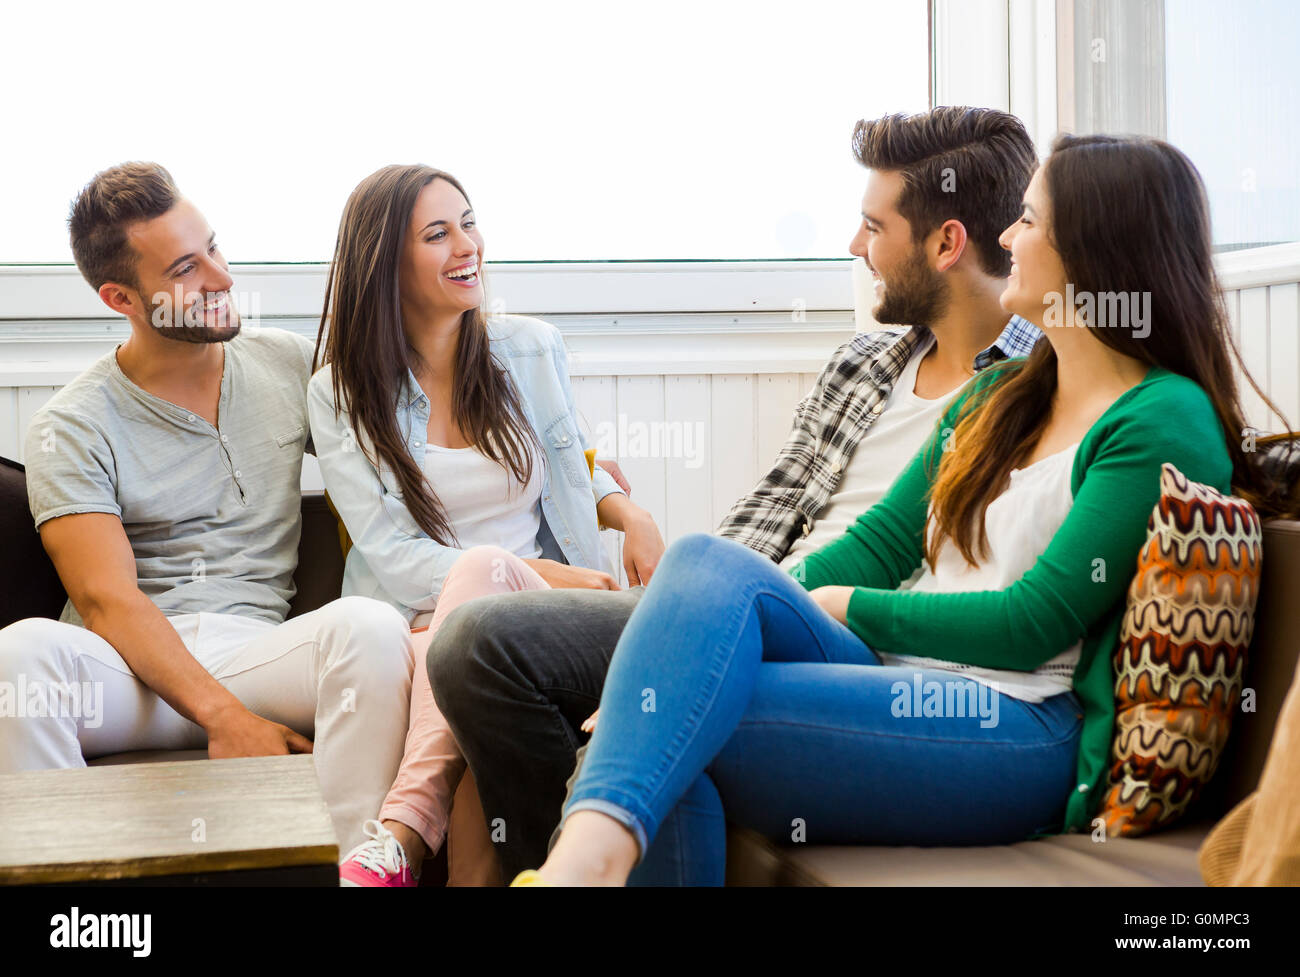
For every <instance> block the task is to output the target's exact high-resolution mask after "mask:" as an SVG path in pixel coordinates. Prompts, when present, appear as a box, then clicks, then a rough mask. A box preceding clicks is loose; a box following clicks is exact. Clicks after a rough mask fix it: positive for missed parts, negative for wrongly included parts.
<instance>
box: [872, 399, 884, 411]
mask: <svg viewBox="0 0 1300 977" xmlns="http://www.w3.org/2000/svg"><path fill="white" fill-rule="evenodd" d="M884 409H885V402H884V401H883V400H877V401H876V405H875V406H874V407H872V408H871V413H873V414H879V413H880V412H881V411H882V410H884Z"/></svg>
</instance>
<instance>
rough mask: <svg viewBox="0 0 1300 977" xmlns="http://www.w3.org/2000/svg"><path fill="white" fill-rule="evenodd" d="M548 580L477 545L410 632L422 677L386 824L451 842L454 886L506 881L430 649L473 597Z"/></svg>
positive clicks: (541, 585)
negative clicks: (434, 675) (434, 676)
mask: <svg viewBox="0 0 1300 977" xmlns="http://www.w3.org/2000/svg"><path fill="white" fill-rule="evenodd" d="M548 587H549V584H547V582H546V581H545V580H543V579H542V578H541V577H540V576H539V575H538V573H537V571H535V570H534V569H533V568H532V567H530V566H529V565H528V564H527V563H525V562H524V561H523V560H522V559H520V558H519V557H517V556H515V555H514V554H513V553H511V552H509V551H508V550H503V549H501V548H500V547H497V546H475V547H473V548H472V549H468V550H466V551H465V552H464V553H463V554H462V555H461V557H460V559H458V560H457V561H456V563H455V565H454V566H453V567H452V569H451V572H450V573H449V574H447V579H446V581H445V582H444V584H443V587H442V593H441V594H440V595H439V597H438V606H437V609H436V610H435V611H434V615H433V620H432V621H431V622H430V624H429V626H428V627H427V628H425V629H416V630H415V631H413V632H412V634H411V640H412V643H413V644H414V646H415V674H414V676H413V677H412V682H411V716H410V726H409V727H408V729H407V733H406V749H405V752H404V753H403V755H402V764H401V766H400V767H399V768H398V770H397V779H396V780H394V781H393V786H392V789H391V790H389V792H388V797H387V798H386V799H385V801H384V804H383V807H382V808H381V809H380V811H379V819H380V820H381V821H384V820H391V821H399V822H401V823H402V824H404V825H406V826H407V827H409V828H411V829H412V830H413V831H415V832H417V833H418V834H419V835H420V837H421V838H423V839H424V843H425V844H426V845H428V846H429V852H430V854H432V853H434V852H436V851H437V850H438V847H439V846H440V845H441V844H442V842H443V839H444V838H445V839H446V841H447V875H448V881H447V884H448V885H500V884H501V883H502V879H501V868H500V865H499V864H498V862H497V856H496V849H495V848H493V845H492V839H491V837H490V835H489V834H488V828H487V823H486V820H485V818H484V816H483V806H482V804H481V803H480V802H479V798H478V790H477V789H476V788H475V786H474V777H473V775H472V774H470V773H469V772H468V771H467V770H466V766H465V757H464V756H463V755H462V754H461V752H460V747H459V746H457V745H456V739H455V737H454V736H452V733H451V729H450V727H448V725H447V720H446V719H444V718H443V715H442V711H441V710H439V708H438V704H437V703H436V702H435V701H434V698H433V689H432V688H430V686H429V670H428V669H427V668H426V667H425V653H426V652H427V651H428V648H429V645H430V643H431V642H432V641H433V636H434V635H435V634H437V632H438V628H439V627H441V626H442V622H443V621H444V620H446V618H447V615H448V614H450V613H451V612H452V611H454V610H455V609H456V608H457V607H459V606H460V605H461V604H463V603H465V602H466V601H469V600H473V599H474V598H475V597H485V596H488V595H490V594H506V593H512V592H514V591H519V590H545V589H547V588H548Z"/></svg>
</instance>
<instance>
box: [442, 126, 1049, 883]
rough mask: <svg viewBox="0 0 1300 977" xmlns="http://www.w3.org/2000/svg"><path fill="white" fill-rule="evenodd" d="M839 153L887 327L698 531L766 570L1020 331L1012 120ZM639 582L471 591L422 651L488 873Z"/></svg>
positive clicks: (842, 361)
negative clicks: (461, 761)
mask: <svg viewBox="0 0 1300 977" xmlns="http://www.w3.org/2000/svg"><path fill="white" fill-rule="evenodd" d="M854 151H855V154H856V155H857V158H858V160H859V161H860V162H861V163H862V165H863V166H865V167H866V168H867V190H866V194H865V196H864V198H863V201H862V220H861V224H860V226H859V229H858V231H857V234H856V236H855V237H854V239H853V241H852V243H851V245H850V248H849V250H850V252H851V253H852V254H854V255H856V256H858V257H861V258H863V259H864V260H865V261H866V263H867V266H868V268H869V269H870V270H871V272H872V273H873V275H874V276H875V278H876V280H877V284H876V293H877V297H878V302H877V304H876V306H875V308H874V309H873V314H874V316H875V318H876V320H877V321H878V322H881V323H887V324H891V325H893V326H894V327H893V328H884V329H881V330H879V331H875V332H870V333H860V334H858V335H857V336H855V337H854V338H853V339H851V340H850V341H849V342H847V343H845V344H844V345H843V346H841V347H840V348H839V349H838V350H836V351H835V353H834V354H833V355H832V356H831V359H830V361H829V362H828V363H827V364H826V366H825V367H824V368H823V369H822V371H821V374H820V375H819V376H818V378H817V383H816V384H815V385H814V387H813V389H812V391H811V392H810V393H808V395H807V396H805V397H804V398H803V400H802V401H801V402H800V403H799V406H798V407H797V408H796V410H795V416H794V426H793V429H792V430H791V432H790V436H789V438H788V439H787V441H786V443H785V445H784V446H783V447H782V448H781V450H780V452H779V453H778V455H777V457H776V460H775V462H774V463H773V465H772V467H771V469H770V471H768V473H767V474H766V475H765V476H764V477H763V478H762V480H761V481H760V482H759V483H758V484H757V485H756V486H755V487H754V489H753V490H752V491H750V492H749V493H748V494H747V495H745V496H744V497H743V498H741V499H740V500H738V501H737V502H736V504H735V505H734V506H733V507H732V508H731V511H730V512H729V513H728V514H727V515H726V517H725V518H724V519H723V520H722V523H721V525H719V527H718V529H717V532H718V534H719V535H723V536H728V537H731V538H732V539H735V540H738V541H739V542H741V543H743V544H745V545H746V546H749V547H750V548H751V549H754V550H756V551H757V552H759V553H763V554H764V555H766V556H768V557H770V558H771V559H772V560H774V561H775V562H777V563H778V564H781V565H783V566H785V565H793V564H794V563H795V562H797V561H798V560H799V559H801V558H802V557H803V556H804V555H806V553H807V552H809V551H810V550H812V549H816V548H817V547H819V546H821V545H824V543H826V542H829V541H830V540H832V539H834V538H836V537H837V536H839V535H840V534H842V533H843V532H844V530H845V528H847V526H848V524H849V523H850V522H852V521H853V519H855V518H856V517H857V516H858V515H860V514H861V513H862V512H863V511H864V510H866V509H867V508H869V507H870V506H871V505H874V504H875V503H876V502H877V501H879V500H880V498H882V497H883V495H884V493H885V491H886V490H887V489H888V487H889V484H890V483H891V482H892V481H893V479H894V477H895V476H896V475H897V474H898V473H899V472H900V471H901V470H902V469H903V467H904V466H905V465H906V463H907V462H908V461H909V460H910V459H911V458H912V457H913V456H914V455H915V454H916V452H917V451H919V450H920V449H921V447H922V445H923V444H924V442H925V440H926V439H927V438H928V437H929V436H930V434H931V433H932V432H933V430H934V424H935V421H936V420H937V419H938V417H940V416H941V415H942V412H943V408H944V407H945V406H946V405H947V404H948V403H949V402H950V400H951V397H952V395H953V394H955V393H956V391H957V390H958V389H959V388H960V387H961V386H962V384H964V383H965V382H966V380H967V379H969V378H970V377H971V376H974V375H975V373H976V372H978V371H979V370H981V369H983V368H984V367H986V366H988V365H989V364H991V363H993V362H996V361H998V360H1001V359H1005V358H1007V357H1016V356H1025V355H1027V354H1028V353H1029V351H1030V350H1031V349H1032V348H1033V345H1034V343H1035V342H1036V341H1037V340H1038V339H1039V335H1040V334H1039V332H1038V330H1037V329H1036V328H1035V327H1034V326H1033V325H1032V324H1030V323H1029V322H1027V321H1025V320H1023V319H1019V318H1016V317H1011V318H1010V319H1009V318H1008V315H1007V313H1006V312H1004V311H1003V310H1002V308H1001V306H1000V305H999V304H998V296H999V294H1000V293H1001V292H1002V290H1003V287H1004V286H1005V279H1006V276H1007V274H1008V273H1009V271H1010V257H1009V255H1008V254H1007V253H1006V252H1004V251H1003V250H1002V249H1001V248H1000V247H999V246H998V244H997V238H998V235H999V234H1000V233H1001V232H1002V230H1003V229H1004V228H1006V227H1007V225H1009V224H1010V223H1011V222H1012V221H1014V220H1016V219H1018V217H1019V216H1020V213H1021V201H1022V195H1023V193H1024V189H1025V187H1026V186H1027V185H1028V183H1029V178H1030V175H1031V174H1032V172H1033V169H1034V167H1035V165H1036V162H1037V161H1036V157H1035V154H1034V149H1033V144H1032V142H1031V141H1030V139H1029V136H1028V134H1027V133H1026V132H1025V129H1024V127H1023V126H1022V125H1021V123H1020V122H1019V120H1018V119H1016V118H1015V117H1014V116H1011V115H1008V114H1007V113H1005V112H998V111H994V110H991V109H969V108H961V107H956V108H953V107H945V108H938V109H935V110H933V111H931V112H927V113H923V114H921V115H916V116H910V117H907V116H887V117H885V118H883V119H877V120H874V121H863V122H859V123H858V125H857V128H856V130H855V133H854ZM859 448H861V450H859ZM650 572H651V573H652V572H653V568H651V571H650ZM642 576H643V579H642V581H641V583H642V584H644V583H645V582H647V581H648V579H649V576H650V574H649V573H644V574H643V575H642ZM643 590H644V587H643V586H635V587H631V588H629V589H627V590H622V591H595V590H547V591H526V592H522V593H516V594H506V595H502V596H499V597H491V598H483V599H480V600H477V601H472V602H470V603H468V604H466V605H465V606H463V607H461V608H459V609H458V610H457V611H455V612H454V613H453V614H451V615H450V616H449V617H448V618H447V620H446V621H445V622H444V624H443V625H442V628H441V629H440V631H439V633H438V635H437V636H436V637H435V639H434V641H433V643H432V645H431V647H430V650H429V656H428V661H427V664H428V668H429V674H430V678H431V680H432V684H433V690H434V695H435V697H436V698H437V702H438V705H439V707H440V708H441V709H442V711H443V713H444V715H445V716H446V717H447V719H448V721H449V722H450V724H451V727H452V729H453V731H454V732H455V734H456V738H457V740H458V741H459V743H460V746H461V749H462V750H463V751H464V754H465V757H466V759H467V761H468V764H469V769H470V772H471V773H472V774H473V775H474V778H475V781H476V782H477V786H478V791H479V796H480V798H481V800H482V804H483V812H484V815H485V823H484V824H483V825H479V824H477V823H472V822H467V821H466V820H465V819H464V818H459V819H458V818H456V816H455V812H453V828H452V830H453V833H455V832H459V831H469V830H480V831H481V830H488V827H489V826H490V829H491V833H492V840H493V841H494V842H495V843H496V850H497V853H498V854H499V856H500V858H501V864H502V869H503V871H504V873H505V879H506V880H509V879H510V878H511V877H513V876H514V874H515V873H517V872H519V871H521V870H523V869H525V868H530V867H534V866H537V865H540V864H541V863H542V862H543V861H544V860H545V857H546V851H547V842H548V840H549V838H550V836H551V833H552V830H553V829H554V828H555V827H556V822H557V821H558V818H559V814H560V810H561V804H562V801H563V798H564V791H565V781H566V779H567V778H568V777H569V775H570V774H571V773H572V772H573V770H574V762H575V754H576V753H577V751H578V748H579V745H580V743H581V742H582V740H583V739H584V738H585V737H583V736H582V733H581V730H583V729H589V728H590V724H589V723H586V724H584V720H586V719H587V718H588V717H589V716H591V714H592V713H593V711H594V710H595V709H596V707H597V705H598V703H599V700H600V692H601V687H602V686H603V684H604V679H605V673H606V670H607V668H608V665H609V660H610V658H611V657H612V655H613V653H614V649H615V646H616V645H617V643H618V637H619V635H620V634H621V633H622V630H623V627H624V626H625V624H626V623H627V620H628V617H629V616H630V615H631V613H632V611H633V609H634V608H635V607H636V604H637V601H638V600H639V599H640V596H641V593H642V592H643ZM417 667H420V666H419V663H417ZM724 800H725V799H724ZM664 830H665V831H667V830H670V825H668V824H665V825H664ZM668 861H670V859H662V858H661V859H658V860H657V859H656V857H655V846H653V845H652V846H651V848H650V851H649V852H648V853H647V856H646V858H645V859H644V860H643V862H642V864H641V866H639V867H638V869H637V870H636V872H634V873H633V876H632V881H633V882H635V881H638V880H639V881H673V880H674V879H675V878H676V877H678V876H680V875H681V873H682V869H681V866H680V865H675V864H667V862H668ZM659 862H664V864H659Z"/></svg>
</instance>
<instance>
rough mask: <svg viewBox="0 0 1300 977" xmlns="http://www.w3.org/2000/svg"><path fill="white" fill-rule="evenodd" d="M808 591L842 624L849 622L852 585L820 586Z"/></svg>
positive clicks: (823, 608) (822, 607)
mask: <svg viewBox="0 0 1300 977" xmlns="http://www.w3.org/2000/svg"><path fill="white" fill-rule="evenodd" d="M808 593H809V595H810V596H811V597H812V599H813V600H815V601H816V602H817V603H818V605H820V606H821V609H822V610H824V611H825V612H826V613H827V614H829V615H830V616H831V617H833V618H835V620H837V621H839V622H840V623H841V624H847V623H848V617H849V598H851V597H852V596H853V588H852V587H818V588H816V589H815V590H810V591H808Z"/></svg>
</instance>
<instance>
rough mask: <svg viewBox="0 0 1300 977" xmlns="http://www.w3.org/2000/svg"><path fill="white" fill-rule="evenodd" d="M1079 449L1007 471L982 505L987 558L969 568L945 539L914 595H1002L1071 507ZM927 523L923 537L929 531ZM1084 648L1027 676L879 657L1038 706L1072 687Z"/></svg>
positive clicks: (931, 660) (920, 659) (901, 657)
mask: <svg viewBox="0 0 1300 977" xmlns="http://www.w3.org/2000/svg"><path fill="white" fill-rule="evenodd" d="M1078 447H1079V446H1078V445H1077V444H1075V445H1072V446H1070V447H1068V448H1065V449H1063V450H1061V451H1058V452H1057V453H1056V454H1054V455H1048V456H1047V457H1046V458H1040V459H1039V460H1038V461H1036V462H1034V464H1032V465H1030V466H1029V467H1028V468H1017V469H1014V470H1013V471H1012V472H1011V479H1010V484H1008V485H1007V487H1006V489H1005V490H1004V491H1003V493H1002V494H1001V495H999V496H998V497H997V498H996V499H994V500H993V501H992V502H990V503H989V505H988V508H987V509H986V510H985V512H984V525H985V528H986V529H987V531H988V540H989V549H988V554H989V555H988V558H987V559H986V560H985V561H984V562H983V563H981V564H980V565H979V566H978V567H972V566H971V565H970V564H968V563H967V562H966V560H965V559H964V558H963V557H962V555H961V553H960V552H958V550H957V547H956V546H954V545H953V544H952V541H951V540H945V541H944V544H943V547H942V548H941V549H940V550H939V557H938V559H937V560H935V568H934V572H933V573H932V572H930V568H929V565H928V564H926V565H925V568H924V569H923V570H922V571H921V574H920V576H919V577H917V578H916V583H915V584H914V585H913V586H912V589H913V590H919V591H930V592H937V593H958V592H965V591H976V590H1005V589H1006V588H1008V587H1010V586H1011V585H1012V584H1013V583H1015V582H1016V581H1017V580H1019V579H1020V578H1021V577H1023V576H1024V575H1025V573H1026V572H1027V571H1028V570H1029V569H1030V568H1031V567H1033V565H1034V564H1035V563H1036V562H1037V561H1038V558H1039V557H1040V556H1041V555H1042V554H1043V553H1044V552H1045V551H1046V550H1047V546H1048V544H1049V543H1051V541H1052V537H1053V536H1055V535H1056V531H1057V530H1058V529H1060V528H1061V524H1062V523H1063V522H1065V517H1066V516H1067V515H1068V514H1069V512H1070V507H1071V506H1072V505H1074V493H1072V492H1071V491H1070V475H1071V472H1072V470H1073V464H1074V455H1075V452H1076V451H1077V450H1078ZM933 530H934V523H933V521H931V522H930V524H929V526H928V527H927V532H933ZM1082 644H1083V642H1082V641H1079V642H1076V643H1075V644H1074V645H1072V646H1071V647H1069V648H1066V649H1064V650H1063V651H1061V653H1060V654H1059V655H1057V656H1056V657H1054V658H1052V659H1051V660H1050V661H1047V662H1044V663H1043V664H1042V665H1040V666H1038V668H1036V669H1034V671H1032V672H1016V671H1010V670H1004V669H994V668H977V667H975V666H973V665H963V664H959V663H956V662H949V661H940V660H938V659H934V658H924V657H921V656H918V655H890V654H882V655H880V659H881V661H882V662H883V663H884V664H886V665H906V666H909V667H915V668H938V669H944V670H946V671H951V672H958V673H959V674H961V675H962V676H963V677H966V678H972V679H975V680H976V681H977V682H982V683H984V684H985V685H990V686H993V687H994V688H996V689H997V690H998V691H1000V692H1002V693H1003V694H1004V695H1009V696H1011V697H1012V698H1015V699H1023V700H1026V701H1028V702H1042V701H1043V700H1044V699H1046V698H1049V697H1050V696H1053V695H1056V694H1057V693H1059V692H1068V691H1069V690H1070V689H1071V688H1072V687H1073V681H1072V678H1073V675H1074V666H1075V665H1076V664H1077V663H1078V661H1079V651H1080V648H1081V646H1082Z"/></svg>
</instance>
